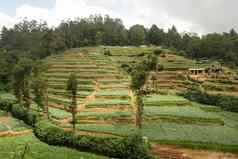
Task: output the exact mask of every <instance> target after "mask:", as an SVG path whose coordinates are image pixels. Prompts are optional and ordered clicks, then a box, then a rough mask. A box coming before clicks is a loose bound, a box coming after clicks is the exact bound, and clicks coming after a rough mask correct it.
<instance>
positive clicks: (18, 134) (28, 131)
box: [0, 129, 32, 137]
mask: <svg viewBox="0 0 238 159" xmlns="http://www.w3.org/2000/svg"><path fill="white" fill-rule="evenodd" d="M31 133H32V130H31V129H27V130H23V131H12V130H9V131H4V132H0V137H3V136H8V137H10V136H21V135H27V134H31Z"/></svg>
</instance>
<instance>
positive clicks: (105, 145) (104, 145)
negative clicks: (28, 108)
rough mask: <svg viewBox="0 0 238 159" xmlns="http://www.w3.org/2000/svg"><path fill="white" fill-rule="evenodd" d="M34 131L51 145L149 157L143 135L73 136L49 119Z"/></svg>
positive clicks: (107, 153)
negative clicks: (118, 136) (112, 136)
mask: <svg viewBox="0 0 238 159" xmlns="http://www.w3.org/2000/svg"><path fill="white" fill-rule="evenodd" d="M34 133H35V135H36V136H37V137H38V138H39V139H40V140H41V141H44V142H46V143H48V144H50V145H57V146H67V147H71V148H76V149H78V150H85V151H88V152H94V153H98V154H103V155H106V156H109V157H116V158H123V159H127V158H141V157H142V158H148V154H147V151H146V147H145V146H144V143H143V142H142V139H141V136H132V137H130V138H128V139H127V138H126V139H119V138H99V137H93V136H73V135H72V134H71V133H68V132H65V131H64V130H63V129H62V128H59V127H57V126H55V125H53V124H50V123H49V121H41V122H39V123H38V124H37V125H36V127H35V129H34ZM135 143H137V144H135ZM138 144H139V145H138ZM125 153H127V154H125ZM128 155H130V157H129V156H128Z"/></svg>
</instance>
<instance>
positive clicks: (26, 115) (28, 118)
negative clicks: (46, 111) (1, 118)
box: [11, 104, 39, 126]
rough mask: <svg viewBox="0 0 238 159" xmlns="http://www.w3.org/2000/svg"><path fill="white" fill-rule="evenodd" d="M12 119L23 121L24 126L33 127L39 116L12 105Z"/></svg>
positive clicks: (20, 106) (19, 106)
mask: <svg viewBox="0 0 238 159" xmlns="http://www.w3.org/2000/svg"><path fill="white" fill-rule="evenodd" d="M11 113H12V115H13V117H15V118H18V119H20V120H23V121H24V122H25V123H26V124H28V125H31V126H34V125H35V124H36V123H37V122H38V120H39V114H38V113H36V112H33V111H28V110H26V109H25V108H24V107H22V105H18V104H14V105H13V106H12V109H11Z"/></svg>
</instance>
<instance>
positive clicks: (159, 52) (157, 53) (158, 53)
mask: <svg viewBox="0 0 238 159" xmlns="http://www.w3.org/2000/svg"><path fill="white" fill-rule="evenodd" d="M162 52H163V51H162V50H161V49H155V50H154V54H155V55H160V54H161V53H162Z"/></svg>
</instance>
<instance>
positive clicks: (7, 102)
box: [0, 93, 16, 112]
mask: <svg viewBox="0 0 238 159" xmlns="http://www.w3.org/2000/svg"><path fill="white" fill-rule="evenodd" d="M14 103H16V99H15V97H14V96H12V95H11V94H6V93H3V94H1V95H0V109H1V110H4V111H8V112H9V111H11V109H12V105H13V104H14Z"/></svg>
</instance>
